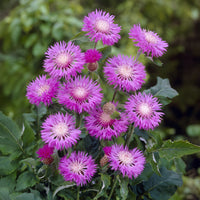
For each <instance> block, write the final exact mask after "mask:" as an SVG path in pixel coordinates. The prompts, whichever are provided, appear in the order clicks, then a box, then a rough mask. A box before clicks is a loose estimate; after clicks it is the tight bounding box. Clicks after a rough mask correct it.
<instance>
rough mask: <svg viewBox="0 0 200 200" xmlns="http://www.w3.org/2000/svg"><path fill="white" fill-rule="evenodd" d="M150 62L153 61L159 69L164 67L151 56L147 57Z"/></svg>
mask: <svg viewBox="0 0 200 200" xmlns="http://www.w3.org/2000/svg"><path fill="white" fill-rule="evenodd" d="M146 57H147V58H148V59H149V60H151V61H152V62H153V63H154V64H155V65H157V66H158V67H162V65H163V63H162V62H161V61H160V60H159V59H158V58H152V57H150V56H146Z"/></svg>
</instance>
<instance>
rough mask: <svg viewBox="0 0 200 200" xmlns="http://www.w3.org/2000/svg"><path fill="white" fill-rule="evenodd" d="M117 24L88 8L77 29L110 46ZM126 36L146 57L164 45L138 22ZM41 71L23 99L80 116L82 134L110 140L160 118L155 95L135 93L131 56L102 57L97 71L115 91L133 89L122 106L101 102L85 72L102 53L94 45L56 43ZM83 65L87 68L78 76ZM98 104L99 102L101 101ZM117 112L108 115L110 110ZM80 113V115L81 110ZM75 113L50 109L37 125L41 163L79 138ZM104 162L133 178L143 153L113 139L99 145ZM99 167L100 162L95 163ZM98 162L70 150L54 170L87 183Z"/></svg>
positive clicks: (140, 76)
mask: <svg viewBox="0 0 200 200" xmlns="http://www.w3.org/2000/svg"><path fill="white" fill-rule="evenodd" d="M120 30H121V27H120V26H118V25H117V24H115V23H114V16H113V15H109V13H106V12H103V11H101V10H96V11H94V12H91V13H89V14H88V16H86V17H85V18H84V20H83V28H82V31H85V32H87V33H86V35H87V36H89V38H90V40H91V41H95V43H97V42H98V41H102V43H103V45H113V44H115V43H117V42H118V40H119V39H120V35H119V32H120ZM129 36H130V38H131V39H133V41H134V42H136V44H135V46H138V47H139V51H140V52H143V53H145V54H146V55H148V56H149V55H151V56H152V57H159V56H161V55H162V54H163V53H164V52H165V51H166V47H167V46H168V45H167V43H166V42H165V41H162V39H161V38H160V37H159V36H158V35H157V34H156V33H153V32H152V31H147V30H145V29H141V27H140V25H134V26H133V28H131V30H130V33H129ZM45 55H46V58H45V60H44V65H43V67H44V71H45V72H47V73H48V76H49V77H47V75H43V76H39V77H38V78H36V80H34V81H32V82H31V83H30V84H29V85H28V86H27V95H26V96H27V98H28V99H29V101H30V103H32V104H35V105H39V103H41V102H43V103H44V104H45V105H47V106H48V105H50V104H52V103H53V99H54V100H56V101H57V102H58V103H59V104H61V105H63V106H64V107H65V108H67V109H69V110H71V111H73V112H74V113H76V115H82V117H83V119H84V123H85V128H86V129H87V131H88V134H89V135H90V136H92V137H96V138H98V139H100V140H112V138H113V137H118V136H120V135H121V134H122V133H126V131H127V130H128V126H130V125H134V126H135V127H138V128H139V129H145V130H150V129H151V130H153V129H154V128H155V127H157V126H158V125H159V123H160V122H161V118H162V116H163V113H162V111H161V104H160V103H159V102H158V99H157V98H156V97H153V96H152V95H151V94H145V93H144V92H143V93H141V92H137V91H138V90H139V89H141V87H142V84H143V83H144V82H145V78H146V72H145V66H144V65H143V64H142V63H140V62H139V61H138V60H137V58H134V57H132V56H127V55H121V54H120V55H118V56H113V57H110V58H108V59H107V62H106V63H105V64H104V66H103V72H104V75H105V78H106V80H107V82H108V84H109V85H111V86H113V87H114V88H115V90H121V91H124V92H130V91H131V92H135V95H130V96H129V97H128V100H127V102H126V103H125V105H124V109H125V110H124V111H123V112H120V111H119V110H118V106H117V103H116V102H114V101H113V100H112V102H102V100H103V93H102V89H101V85H100V83H99V82H98V81H97V80H96V81H94V80H92V79H91V78H90V77H89V74H90V73H92V72H93V71H95V70H97V68H98V65H99V63H98V62H99V60H100V59H101V58H102V53H101V52H100V51H98V50H97V49H96V48H94V49H88V50H87V51H85V52H82V51H81V48H80V47H79V46H78V45H75V44H74V43H73V42H71V41H69V42H68V43H65V42H64V41H63V42H57V43H55V44H54V45H53V46H51V47H49V48H48V50H47V52H46V53H45ZM84 65H85V66H87V68H88V70H89V71H90V73H88V76H86V75H82V74H81V72H82V69H84ZM102 104H104V105H103V107H102V106H101V105H102ZM116 112H117V113H118V115H119V117H113V113H116ZM85 113H86V115H85ZM75 120H76V119H75V117H74V116H72V115H70V114H69V113H68V112H66V113H64V114H63V113H61V112H58V113H56V114H52V115H50V116H48V117H47V118H46V120H45V121H44V122H43V124H42V127H41V128H42V130H41V137H42V140H43V141H44V143H45V145H44V147H42V148H41V149H39V151H38V152H37V153H38V155H39V157H40V158H41V160H42V161H44V163H45V164H48V163H51V162H52V160H53V159H52V158H53V157H52V154H53V150H54V149H56V150H63V149H66V150H67V149H68V148H73V147H75V145H76V143H77V142H78V140H80V134H81V130H80V127H78V126H77V124H76V121H75ZM103 150H104V152H105V157H104V161H105V160H106V162H107V161H108V162H109V166H110V167H111V169H112V170H115V171H116V170H119V171H120V172H121V173H122V175H123V176H127V177H129V178H130V179H131V178H133V177H134V178H136V177H137V176H138V175H140V174H141V172H142V171H143V169H144V165H145V157H144V155H143V153H142V152H141V151H140V150H138V149H137V148H134V149H129V147H128V146H127V145H125V146H122V145H117V144H113V145H112V146H110V147H104V148H103ZM101 166H103V164H101ZM97 168H98V165H97V164H95V160H94V159H93V158H92V157H91V156H90V155H88V154H87V153H85V152H80V151H78V152H75V151H74V152H72V153H71V155H70V156H65V157H63V158H61V159H60V162H59V171H60V173H61V174H62V175H63V177H64V179H65V180H66V181H74V182H75V183H76V184H77V185H84V184H86V183H87V182H89V181H90V180H91V179H92V177H93V176H94V174H95V173H96V171H97Z"/></svg>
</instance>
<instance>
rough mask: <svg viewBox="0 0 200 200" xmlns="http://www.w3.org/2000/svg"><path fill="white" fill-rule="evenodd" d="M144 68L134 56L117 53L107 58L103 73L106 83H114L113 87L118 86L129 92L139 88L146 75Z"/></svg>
mask: <svg viewBox="0 0 200 200" xmlns="http://www.w3.org/2000/svg"><path fill="white" fill-rule="evenodd" d="M144 68H145V67H144V65H142V64H141V63H139V62H138V61H136V60H135V59H134V57H131V56H130V57H128V56H124V55H118V56H114V57H112V58H109V59H108V62H107V63H106V66H105V67H104V73H105V76H106V77H107V80H108V83H109V84H111V85H114V88H116V87H119V88H120V89H121V90H127V91H128V92H129V91H135V90H138V89H140V88H141V86H142V84H143V83H144V79H145V77H146V72H145V69H144Z"/></svg>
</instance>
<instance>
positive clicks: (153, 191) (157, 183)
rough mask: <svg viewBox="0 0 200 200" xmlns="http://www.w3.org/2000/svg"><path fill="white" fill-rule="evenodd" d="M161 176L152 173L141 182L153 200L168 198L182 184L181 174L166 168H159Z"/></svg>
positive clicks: (165, 199)
mask: <svg viewBox="0 0 200 200" xmlns="http://www.w3.org/2000/svg"><path fill="white" fill-rule="evenodd" d="M160 173H161V176H158V175H156V174H153V175H152V176H151V177H150V179H149V180H148V181H146V182H144V183H143V186H144V189H145V191H146V192H149V193H150V195H151V197H152V199H154V200H160V199H162V200H168V199H169V198H170V197H171V196H172V195H173V194H174V193H175V191H176V189H177V187H178V186H181V185H182V179H181V175H180V174H177V173H175V172H173V171H169V170H167V169H166V168H161V169H160Z"/></svg>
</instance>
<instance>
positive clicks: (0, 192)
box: [0, 186, 11, 200]
mask: <svg viewBox="0 0 200 200" xmlns="http://www.w3.org/2000/svg"><path fill="white" fill-rule="evenodd" d="M0 199H1V200H11V199H10V196H9V189H8V187H5V186H4V187H1V188H0Z"/></svg>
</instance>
